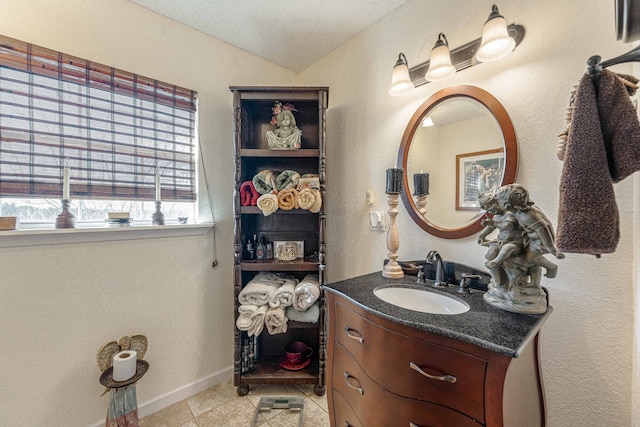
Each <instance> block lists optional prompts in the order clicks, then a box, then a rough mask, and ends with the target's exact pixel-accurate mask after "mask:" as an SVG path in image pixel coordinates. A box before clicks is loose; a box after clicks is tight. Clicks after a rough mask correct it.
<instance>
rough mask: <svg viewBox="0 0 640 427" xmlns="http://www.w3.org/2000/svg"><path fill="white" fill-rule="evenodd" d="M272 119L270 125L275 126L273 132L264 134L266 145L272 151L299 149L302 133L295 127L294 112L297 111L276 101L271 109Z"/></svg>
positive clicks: (291, 106)
mask: <svg viewBox="0 0 640 427" xmlns="http://www.w3.org/2000/svg"><path fill="white" fill-rule="evenodd" d="M271 110H272V111H273V118H272V119H271V124H272V125H275V126H276V128H275V129H274V130H269V131H267V133H266V137H267V143H268V144H269V148H270V149H272V150H291V149H297V148H300V141H301V139H302V131H301V130H300V129H298V127H297V126H296V118H295V117H294V116H293V112H294V111H298V110H296V109H295V107H294V106H293V105H292V104H288V103H287V104H284V105H282V103H281V102H280V101H276V103H275V104H274V106H273V107H272V108H271Z"/></svg>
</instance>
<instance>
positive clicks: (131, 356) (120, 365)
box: [113, 350, 138, 381]
mask: <svg viewBox="0 0 640 427" xmlns="http://www.w3.org/2000/svg"><path fill="white" fill-rule="evenodd" d="M137 359H138V355H137V353H136V352H135V351H133V350H124V351H121V352H119V353H116V355H115V356H113V380H114V381H126V380H128V379H129V378H131V377H133V376H134V375H135V374H136V360H137Z"/></svg>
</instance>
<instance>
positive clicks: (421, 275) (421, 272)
mask: <svg viewBox="0 0 640 427" xmlns="http://www.w3.org/2000/svg"><path fill="white" fill-rule="evenodd" d="M416 283H426V280H424V265H419V266H418V278H417V279H416Z"/></svg>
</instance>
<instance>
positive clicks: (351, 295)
mask: <svg viewBox="0 0 640 427" xmlns="http://www.w3.org/2000/svg"><path fill="white" fill-rule="evenodd" d="M430 283H431V282H430V281H429V280H427V283H426V284H416V280H415V276H405V277H404V278H402V279H387V278H384V277H382V275H381V274H380V273H379V272H378V273H372V274H368V275H364V276H360V277H356V278H353V279H348V280H344V281H341V282H337V283H332V284H328V285H326V286H325V290H326V295H327V301H328V302H327V308H328V311H329V315H328V319H329V320H328V330H329V334H328V346H327V351H328V357H327V385H328V387H327V391H328V401H329V413H330V418H331V425H332V426H334V427H345V426H407V427H422V426H482V425H486V426H518V427H523V426H542V425H545V406H544V389H543V385H542V378H541V373H540V363H539V348H538V343H539V332H540V329H541V327H542V325H543V324H544V322H545V320H546V318H547V317H548V316H549V315H550V313H551V307H549V309H548V310H547V312H546V313H545V314H542V315H522V314H516V313H510V312H507V311H503V310H499V309H496V308H493V307H491V306H489V305H488V304H486V303H485V302H484V301H483V298H482V295H483V292H481V291H477V290H472V292H471V293H470V294H467V293H458V292H457V291H458V287H449V288H444V289H437V290H436V289H433V288H431V287H430V286H429V284H430ZM388 286H399V287H403V288H413V289H424V290H427V291H428V292H435V293H445V294H446V295H448V296H452V297H453V298H455V299H457V300H458V301H459V302H462V303H463V304H467V305H468V306H469V310H468V311H467V312H465V313H462V314H453V315H446V314H429V313H423V312H418V311H414V310H408V309H404V308H401V307H399V306H397V305H394V304H390V303H388V302H385V301H383V300H382V299H380V298H378V297H376V296H375V295H374V290H376V289H379V288H381V287H388Z"/></svg>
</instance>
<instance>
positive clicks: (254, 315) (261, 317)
mask: <svg viewBox="0 0 640 427" xmlns="http://www.w3.org/2000/svg"><path fill="white" fill-rule="evenodd" d="M238 314H239V316H238V319H237V320H236V326H237V327H238V329H239V330H241V331H247V334H248V335H249V336H250V337H251V336H253V335H260V333H261V332H262V329H263V328H264V322H265V315H266V314H267V306H266V305H263V306H260V307H258V306H257V305H253V304H243V305H241V306H239V307H238Z"/></svg>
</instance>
